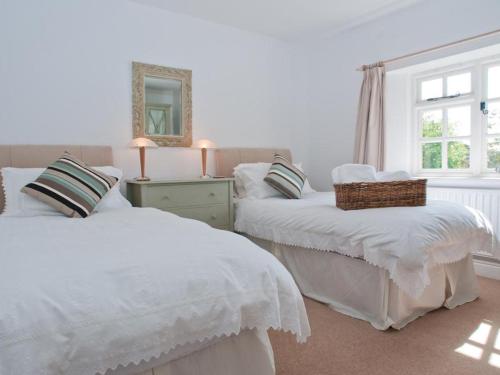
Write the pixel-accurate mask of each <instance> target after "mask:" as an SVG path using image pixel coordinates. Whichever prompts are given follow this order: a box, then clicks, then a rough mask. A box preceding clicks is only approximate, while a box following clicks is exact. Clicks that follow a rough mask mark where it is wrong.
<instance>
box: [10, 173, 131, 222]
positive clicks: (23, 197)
mask: <svg viewBox="0 0 500 375" xmlns="http://www.w3.org/2000/svg"><path fill="white" fill-rule="evenodd" d="M92 168H95V169H97V170H99V171H101V172H103V173H106V174H107V175H110V176H113V177H116V178H118V181H119V180H120V179H121V178H122V176H123V173H122V171H121V170H120V169H118V168H115V167H111V166H106V167H92ZM44 170H45V168H11V167H6V168H2V169H1V172H2V177H3V188H4V192H5V208H4V212H3V213H2V216H60V215H62V213H60V212H59V211H57V210H55V209H54V208H52V207H51V206H49V205H48V204H46V203H43V202H41V201H39V200H38V199H35V198H33V197H31V196H29V195H28V194H24V193H22V192H21V189H22V188H23V187H24V186H25V185H27V184H28V183H30V182H33V181H34V180H36V179H37V178H38V176H40V175H41V174H42V173H43V171H44ZM119 185H120V184H119V183H117V184H116V185H115V186H113V188H112V189H111V190H110V191H109V192H108V193H107V194H106V195H105V196H104V198H103V199H102V200H101V201H100V202H99V203H98V204H97V206H96V208H95V211H97V212H102V211H106V210H110V209H116V208H122V207H131V204H130V202H129V201H127V200H126V199H125V197H123V195H122V194H121V193H120V190H119Z"/></svg>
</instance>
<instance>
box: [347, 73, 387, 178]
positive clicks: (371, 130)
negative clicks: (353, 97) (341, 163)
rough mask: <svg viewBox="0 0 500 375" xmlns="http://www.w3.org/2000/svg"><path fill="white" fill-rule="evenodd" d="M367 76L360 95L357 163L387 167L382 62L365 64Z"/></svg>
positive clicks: (356, 147) (355, 156)
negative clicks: (385, 158)
mask: <svg viewBox="0 0 500 375" xmlns="http://www.w3.org/2000/svg"><path fill="white" fill-rule="evenodd" d="M363 71H364V79H363V84H362V85H361V93H360V95H359V108H358V120H357V124H356V143H355V146H354V163H357V164H370V165H373V166H374V167H375V168H376V169H377V170H379V171H381V170H383V169H384V86H385V67H384V66H383V64H382V63H378V64H374V65H370V66H367V65H365V66H363Z"/></svg>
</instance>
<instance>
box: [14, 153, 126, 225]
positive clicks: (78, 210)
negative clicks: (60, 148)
mask: <svg viewBox="0 0 500 375" xmlns="http://www.w3.org/2000/svg"><path fill="white" fill-rule="evenodd" d="M117 181H118V179H117V178H115V177H111V176H108V175H106V174H104V173H102V172H99V171H97V170H95V169H93V168H90V167H89V166H88V165H87V164H85V163H84V162H82V161H81V160H78V159H77V158H75V157H74V156H72V155H71V154H69V153H67V152H65V153H64V155H63V156H62V157H61V158H59V159H58V160H57V161H55V162H54V163H52V164H51V165H49V166H48V167H47V169H46V170H45V171H44V172H43V173H42V174H41V175H40V176H39V177H38V178H37V179H36V180H35V181H33V182H31V183H29V184H27V185H26V186H25V187H23V188H22V189H21V191H22V192H23V193H26V194H28V195H30V196H32V197H33V198H36V199H38V200H40V201H42V202H44V203H47V204H48V205H49V206H52V207H53V208H55V209H56V210H58V211H60V212H62V213H63V214H64V215H66V216H69V217H80V218H81V217H87V216H89V215H90V213H91V212H92V211H93V210H94V208H95V206H96V205H97V203H99V201H100V200H101V199H102V198H103V197H104V196H105V195H106V193H107V192H108V191H110V190H111V188H112V187H113V186H114V185H115V184H116V182H117Z"/></svg>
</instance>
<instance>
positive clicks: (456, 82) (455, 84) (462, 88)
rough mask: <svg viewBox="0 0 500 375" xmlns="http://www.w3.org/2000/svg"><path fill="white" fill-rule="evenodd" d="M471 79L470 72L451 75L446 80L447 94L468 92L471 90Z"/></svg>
mask: <svg viewBox="0 0 500 375" xmlns="http://www.w3.org/2000/svg"><path fill="white" fill-rule="evenodd" d="M470 81H471V74H470V72H468V73H462V74H457V75H454V76H449V77H448V78H447V82H446V83H447V87H446V95H456V94H467V93H469V92H471V89H470Z"/></svg>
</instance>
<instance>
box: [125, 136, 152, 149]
mask: <svg viewBox="0 0 500 375" xmlns="http://www.w3.org/2000/svg"><path fill="white" fill-rule="evenodd" d="M128 147H131V148H140V147H144V148H158V145H157V144H156V143H154V142H153V141H152V140H151V139H147V138H134V139H132V140H131V141H130V142H129V143H128Z"/></svg>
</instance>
